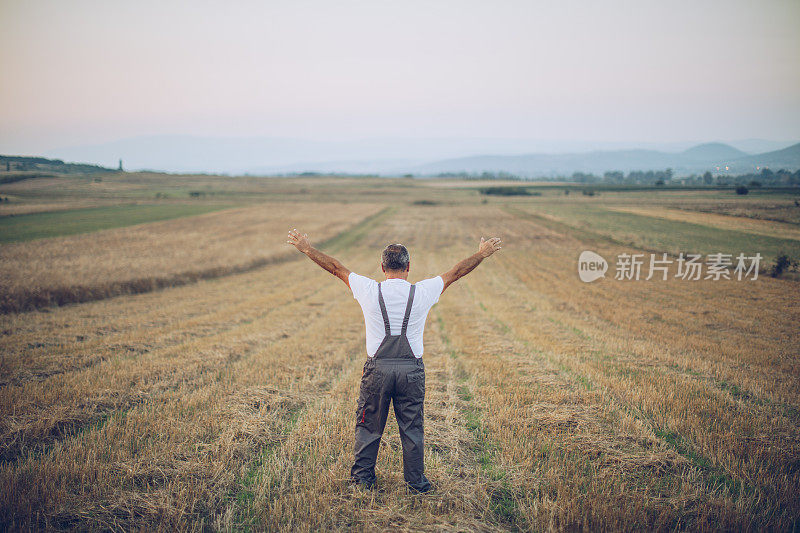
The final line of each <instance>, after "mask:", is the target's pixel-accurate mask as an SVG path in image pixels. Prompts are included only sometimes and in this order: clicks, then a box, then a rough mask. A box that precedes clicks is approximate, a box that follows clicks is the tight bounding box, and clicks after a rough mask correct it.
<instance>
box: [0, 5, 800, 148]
mask: <svg viewBox="0 0 800 533" xmlns="http://www.w3.org/2000/svg"><path fill="white" fill-rule="evenodd" d="M0 21H2V30H0V153H37V152H41V151H42V150H44V149H49V148H54V147H59V146H69V145H75V144H82V143H93V142H104V141H111V140H115V139H120V138H125V137H131V136H138V135H151V134H164V133H171V134H173V133H174V134H196V135H214V136H251V135H268V136H278V137H301V138H312V139H326V140H327V139H338V138H345V139H351V138H367V137H389V136H394V137H398V136H399V137H413V136H426V137H432V136H434V137H435V136H442V137H489V138H499V137H502V138H526V139H579V140H604V141H642V142H647V141H657V142H661V141H683V140H732V139H743V138H753V137H760V138H766V139H800V24H798V23H800V1H798V0H786V1H777V0H776V1H772V0H765V1H755V0H745V1H737V0H720V1H706V0H690V1H675V0H672V1H668V2H665V1H660V2H655V1H647V0H638V1H601V0H593V1H585V2H572V1H555V0H553V1H549V2H534V1H518V2H517V1H502V0H501V1H492V2H489V1H482V2H473V1H468V0H457V1H452V2H451V1H435V0H429V1H426V2H414V1H407V0H404V1H394V2H388V1H380V0H370V1H364V2H348V1H336V2H332V1H323V0H319V1H313V0H291V1H284V2H270V1H252V2H250V1H227V2H222V1H220V2H214V1H203V0H193V1H187V2H177V1H170V0H155V1H151V0H137V1H122V0H119V1H114V0H96V1H89V0H85V1H81V0H70V1H64V0H52V1H43V0H17V1H10V0H0Z"/></svg>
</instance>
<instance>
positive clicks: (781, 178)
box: [435, 168, 800, 189]
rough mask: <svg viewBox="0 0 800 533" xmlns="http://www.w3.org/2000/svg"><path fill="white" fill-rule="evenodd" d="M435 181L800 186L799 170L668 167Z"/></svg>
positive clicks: (459, 174)
mask: <svg viewBox="0 0 800 533" xmlns="http://www.w3.org/2000/svg"><path fill="white" fill-rule="evenodd" d="M435 177H437V178H459V179H464V180H508V181H532V180H533V179H536V180H537V181H572V182H575V183H586V184H597V185H603V184H607V185H638V186H654V187H662V186H671V187H680V186H685V187H738V186H746V187H749V188H751V189H752V188H758V187H795V186H800V169H798V170H796V171H794V172H791V171H789V170H786V169H780V170H776V171H772V170H771V169H768V168H764V169H762V170H761V171H760V172H757V173H747V174H738V175H731V174H716V175H715V174H712V173H711V172H705V173H704V174H691V175H689V176H685V177H678V178H676V177H675V175H674V172H673V170H672V169H671V168H668V169H665V170H632V171H630V172H628V173H627V174H625V173H624V172H622V171H619V170H612V171H608V172H605V173H603V175H602V176H599V175H597V174H592V173H585V172H574V173H573V174H572V175H571V176H569V177H565V176H559V177H549V178H528V177H523V176H519V175H516V174H512V173H510V172H481V173H470V172H442V173H439V174H436V176H435Z"/></svg>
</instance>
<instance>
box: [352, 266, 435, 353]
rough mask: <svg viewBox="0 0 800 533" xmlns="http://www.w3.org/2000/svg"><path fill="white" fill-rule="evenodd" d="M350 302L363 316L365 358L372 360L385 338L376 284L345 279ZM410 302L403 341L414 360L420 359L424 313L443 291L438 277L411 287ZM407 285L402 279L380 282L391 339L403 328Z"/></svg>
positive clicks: (356, 277)
mask: <svg viewBox="0 0 800 533" xmlns="http://www.w3.org/2000/svg"><path fill="white" fill-rule="evenodd" d="M348 281H349V282H350V289H351V290H352V291H353V298H355V299H356V300H358V303H359V304H361V311H363V313H364V325H365V326H366V328H367V355H369V356H370V357H373V356H374V355H375V352H377V351H378V347H379V346H380V345H381V342H382V341H383V337H384V336H386V329H385V328H384V327H383V315H382V314H381V307H380V304H378V282H377V281H375V280H374V279H370V278H367V277H365V276H360V275H358V274H356V273H355V272H351V273H350V277H349V278H348ZM415 285H416V286H417V288H416V289H415V290H414V302H413V303H412V304H411V315H410V316H409V319H408V329H406V337H408V344H410V345H411V351H412V352H414V355H416V356H417V357H422V351H423V347H422V332H423V331H424V329H425V320H426V319H427V318H428V311H430V310H431V307H433V305H434V304H435V303H436V302H438V301H439V296H440V295H441V294H442V291H443V290H444V280H443V279H442V277H441V276H436V277H435V278H429V279H425V280H422V281H418V282H416V283H415ZM410 290H411V283H409V282H408V281H406V280H404V279H399V278H392V279H387V280H385V281H382V282H381V294H383V302H384V303H385V304H386V314H387V315H389V328H390V331H391V333H392V335H400V330H401V329H402V328H403V316H404V315H405V312H406V305H407V304H408V292H409V291H410Z"/></svg>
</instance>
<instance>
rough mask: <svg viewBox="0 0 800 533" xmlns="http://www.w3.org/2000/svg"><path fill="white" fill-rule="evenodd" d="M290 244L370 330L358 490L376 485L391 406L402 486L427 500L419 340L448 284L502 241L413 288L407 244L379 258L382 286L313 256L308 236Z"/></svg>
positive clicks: (294, 235)
mask: <svg viewBox="0 0 800 533" xmlns="http://www.w3.org/2000/svg"><path fill="white" fill-rule="evenodd" d="M288 237H289V240H288V241H286V242H288V243H289V244H292V245H294V246H295V247H296V248H297V249H298V250H300V251H301V252H303V253H304V254H306V255H307V256H308V257H309V258H310V259H311V260H312V261H314V262H315V263H317V264H318V265H319V266H321V267H322V268H324V269H325V270H327V271H328V272H330V273H331V274H333V275H334V276H336V277H338V278H339V279H341V280H342V281H344V282H345V283H346V284H347V286H348V287H350V290H352V291H353V297H354V298H355V299H356V300H358V303H359V304H360V305H361V310H362V311H363V313H364V324H365V326H366V328H367V355H368V356H369V357H368V358H367V362H366V363H365V364H364V371H363V374H362V377H361V392H360V394H359V398H358V408H357V410H356V444H355V462H354V464H353V467H352V469H351V470H350V477H351V480H352V481H353V482H354V483H358V484H360V485H363V486H365V487H367V488H372V487H373V486H374V485H375V461H376V459H377V457H378V446H379V444H380V441H381V436H382V435H383V429H384V428H385V427H386V418H387V416H388V414H389V402H390V401H391V402H392V403H393V404H394V414H395V417H396V418H397V427H398V429H399V430H400V440H401V442H402V444H403V478H404V479H405V481H406V483H407V484H408V486H409V488H410V489H411V490H412V491H414V492H429V491H430V490H431V489H432V486H431V483H430V482H429V481H428V479H427V478H426V477H425V473H424V463H423V447H424V424H423V403H424V399H425V365H423V363H422V351H423V348H422V334H423V331H424V329H425V320H426V319H427V317H428V311H430V309H431V307H433V305H434V304H435V303H436V302H438V301H439V296H440V295H441V294H442V293H443V292H444V290H445V289H446V288H447V287H449V286H450V284H451V283H453V282H454V281H456V280H457V279H459V278H461V277H462V276H465V275H467V274H468V273H470V272H471V271H472V270H473V269H474V268H475V267H476V266H478V265H479V264H480V262H481V261H483V260H484V259H485V258H487V257H489V256H490V255H492V254H493V253H495V252H496V251H497V250H499V249H500V242H501V241H500V239H498V238H491V239H489V240H484V239H483V238H481V242H480V245H479V246H478V251H477V252H476V253H474V254H472V255H471V256H469V257H467V258H466V259H464V260H463V261H460V262H458V263H457V264H456V265H455V266H454V267H453V268H451V269H450V270H448V271H447V272H445V273H444V274H442V275H440V276H436V277H435V278H429V279H425V280H422V281H418V282H417V283H415V284H413V285H412V284H411V283H409V282H408V273H409V271H410V269H411V262H410V258H409V255H408V250H406V247H405V246H403V245H402V244H390V245H389V246H387V247H386V248H385V249H384V250H383V253H382V254H381V270H382V271H383V273H384V275H385V276H386V279H385V280H384V281H382V282H380V283H378V282H376V281H375V280H373V279H370V278H367V277H364V276H359V275H358V274H356V273H355V272H350V271H349V270H348V269H347V268H345V267H344V265H342V263H340V262H339V261H337V260H336V259H334V258H333V257H331V256H329V255H326V254H324V253H322V252H320V251H319V250H317V249H315V248H314V247H312V246H311V244H310V243H309V242H308V236H307V235H305V234H300V233H298V231H297V230H295V229H293V230H292V231H290V232H289V235H288Z"/></svg>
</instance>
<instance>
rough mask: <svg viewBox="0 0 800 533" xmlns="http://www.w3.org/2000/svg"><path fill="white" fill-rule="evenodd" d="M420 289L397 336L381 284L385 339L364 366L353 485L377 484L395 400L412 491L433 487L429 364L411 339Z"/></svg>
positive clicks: (405, 473) (406, 474)
mask: <svg viewBox="0 0 800 533" xmlns="http://www.w3.org/2000/svg"><path fill="white" fill-rule="evenodd" d="M415 288H416V287H415V286H414V285H411V289H410V290H409V293H408V303H407V304H406V313H405V316H404V317H403V328H402V329H401V330H400V335H392V334H391V330H390V329H389V316H388V314H387V313H386V303H385V302H384V301H383V293H382V292H381V284H380V283H378V304H379V305H380V307H381V314H382V315H383V326H384V328H385V330H386V336H385V337H384V338H383V341H382V342H381V345H380V346H379V347H378V351H377V352H375V356H374V357H370V358H368V359H367V362H366V363H364V373H363V375H362V377H361V392H360V394H359V397H358V409H357V412H356V445H355V462H354V464H353V468H352V469H351V471H350V475H351V478H352V479H353V481H357V482H360V483H363V484H364V485H367V486H372V485H373V484H374V483H375V460H376V459H377V457H378V446H379V445H380V442H381V435H383V429H384V428H385V427H386V418H387V416H388V414H389V402H390V401H391V402H393V403H394V414H395V417H397V426H398V428H399V430H400V440H401V442H402V444H403V477H404V479H405V481H406V483H408V485H409V487H410V488H411V489H414V490H416V491H420V492H426V491H428V490H430V488H431V484H430V482H429V481H428V479H427V478H426V477H425V474H424V473H423V470H424V468H425V467H424V464H423V446H424V428H423V409H422V406H423V402H424V400H425V365H423V364H422V358H417V357H416V356H414V352H412V351H411V345H410V344H409V343H408V337H406V330H407V329H408V318H409V316H410V315H411V305H412V303H413V302H414V290H415Z"/></svg>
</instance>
